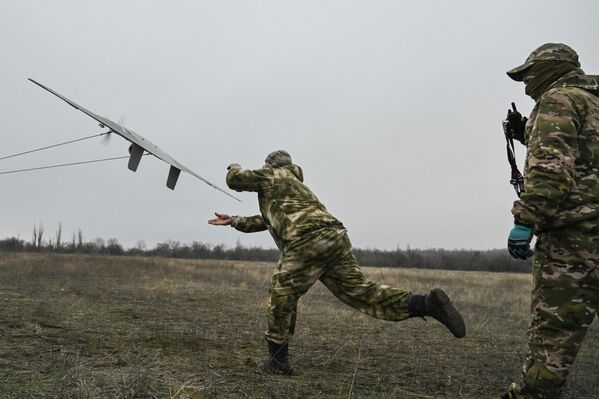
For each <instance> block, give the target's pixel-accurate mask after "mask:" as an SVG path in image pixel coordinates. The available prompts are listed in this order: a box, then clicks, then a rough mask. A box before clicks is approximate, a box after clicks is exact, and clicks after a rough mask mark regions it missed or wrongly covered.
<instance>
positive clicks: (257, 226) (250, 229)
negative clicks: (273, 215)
mask: <svg viewBox="0 0 599 399" xmlns="http://www.w3.org/2000/svg"><path fill="white" fill-rule="evenodd" d="M231 226H232V227H233V228H234V229H235V230H238V231H241V232H243V233H255V232H257V231H264V230H266V229H267V227H266V223H264V219H263V218H262V215H255V216H233V217H232V218H231Z"/></svg>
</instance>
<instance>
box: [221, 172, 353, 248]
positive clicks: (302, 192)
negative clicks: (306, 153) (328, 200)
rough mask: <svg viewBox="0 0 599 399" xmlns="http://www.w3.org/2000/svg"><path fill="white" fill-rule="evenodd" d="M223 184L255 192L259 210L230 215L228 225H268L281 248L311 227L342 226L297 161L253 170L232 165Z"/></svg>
mask: <svg viewBox="0 0 599 399" xmlns="http://www.w3.org/2000/svg"><path fill="white" fill-rule="evenodd" d="M227 185H228V186H229V188H231V189H233V190H237V191H255V192H257V193H258V205H259V206H260V214H261V215H259V216H251V217H249V218H248V217H240V216H234V217H233V220H232V226H233V227H234V228H236V229H237V230H239V231H242V232H253V231H261V230H265V229H268V231H269V232H270V234H271V236H272V237H273V239H274V240H275V243H276V244H277V247H279V249H280V250H281V251H282V250H283V249H284V248H285V247H286V246H287V245H288V244H290V243H292V242H293V241H295V240H297V239H300V238H301V237H302V236H304V235H305V234H308V233H311V232H313V231H315V230H320V229H324V228H338V229H342V228H343V224H342V223H341V222H340V221H339V220H337V219H336V218H335V217H333V216H332V215H331V214H330V213H329V212H328V211H327V209H326V208H325V206H324V205H323V204H322V203H321V202H320V201H319V200H318V198H316V196H315V195H314V193H312V191H311V190H310V189H309V188H308V187H307V186H306V185H305V184H304V183H303V173H302V170H301V168H300V167H299V166H297V165H293V164H291V165H285V166H282V167H279V168H272V167H264V168H261V169H256V170H249V169H242V168H241V167H240V166H238V165H236V166H234V167H232V168H231V169H230V170H229V172H228V173H227ZM260 219H262V220H260Z"/></svg>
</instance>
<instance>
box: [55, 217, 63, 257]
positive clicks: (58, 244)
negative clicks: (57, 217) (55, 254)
mask: <svg viewBox="0 0 599 399" xmlns="http://www.w3.org/2000/svg"><path fill="white" fill-rule="evenodd" d="M61 246H62V222H58V230H57V231H56V250H57V251H60V247H61Z"/></svg>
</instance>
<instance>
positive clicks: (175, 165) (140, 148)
mask: <svg viewBox="0 0 599 399" xmlns="http://www.w3.org/2000/svg"><path fill="white" fill-rule="evenodd" d="M29 80H30V81H31V82H33V83H35V84H36V85H38V86H39V87H41V88H43V89H45V90H47V91H49V92H50V93H52V94H54V95H55V96H56V97H58V98H60V99H62V100H63V101H65V102H66V103H67V104H69V105H70V106H72V107H73V108H75V109H78V110H79V111H81V112H83V113H84V114H86V115H88V116H90V117H91V118H93V119H95V120H96V121H97V122H98V123H99V124H100V127H102V128H104V127H107V128H108V129H110V132H111V133H116V134H118V135H119V136H121V137H122V138H124V139H125V140H127V141H129V142H131V145H130V147H129V153H130V156H129V164H128V167H129V169H130V170H132V171H134V172H135V171H136V170H137V167H138V166H139V163H140V162H141V158H142V156H143V155H144V152H147V153H149V154H151V155H154V156H155V157H156V158H158V159H161V160H163V161H164V162H166V163H167V164H169V165H170V170H169V173H168V178H167V181H166V186H167V187H168V188H170V189H171V190H174V189H175V185H176V184H177V180H178V179H179V175H180V174H181V171H184V172H187V173H189V174H190V175H192V176H195V177H197V178H198V179H200V180H202V181H203V182H204V183H206V184H208V185H209V186H211V187H213V188H215V189H216V190H218V191H220V192H222V193H224V194H226V195H228V196H229V197H231V198H234V199H236V200H237V201H240V200H239V199H238V198H236V197H235V196H233V195H231V194H229V193H228V192H226V191H224V190H223V189H221V188H220V187H218V186H217V185H215V184H213V183H211V182H210V181H208V180H206V179H204V178H203V177H202V176H200V175H198V174H197V173H195V172H194V171H192V170H191V169H189V168H187V167H185V166H183V165H182V164H180V163H179V162H177V161H176V160H175V159H174V158H173V157H171V156H170V155H169V154H167V153H166V152H164V151H162V150H161V149H160V148H158V146H156V145H155V144H154V143H152V142H151V141H150V140H148V139H146V138H144V137H142V136H141V135H139V134H137V133H135V132H134V131H132V130H130V129H127V128H125V127H124V126H121V125H119V124H118V123H116V122H113V121H111V120H110V119H108V118H104V117H102V116H99V115H97V114H95V113H93V112H91V111H89V110H87V109H85V108H83V107H82V106H80V105H78V104H77V103H75V102H73V101H71V100H69V99H68V98H66V97H64V96H62V95H60V94H58V93H57V92H55V91H54V90H52V89H50V88H49V87H46V86H44V85H43V84H41V83H39V82H36V81H35V80H33V79H29Z"/></svg>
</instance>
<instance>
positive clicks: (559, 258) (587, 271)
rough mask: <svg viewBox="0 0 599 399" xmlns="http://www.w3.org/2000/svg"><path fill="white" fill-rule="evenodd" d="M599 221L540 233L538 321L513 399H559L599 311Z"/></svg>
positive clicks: (535, 302) (534, 295)
mask: <svg viewBox="0 0 599 399" xmlns="http://www.w3.org/2000/svg"><path fill="white" fill-rule="evenodd" d="M598 266H599V219H596V220H593V221H586V222H582V223H579V224H577V225H575V226H568V227H564V228H562V229H555V230H551V231H547V232H544V233H541V234H539V236H538V240H537V244H536V247H535V259H534V263H533V290H532V321H531V323H530V327H529V330H528V336H529V351H528V355H527V358H526V361H525V364H524V367H523V373H522V379H521V381H520V382H519V383H517V384H512V386H511V387H510V391H509V395H510V398H512V399H524V398H526V399H554V398H559V397H560V390H561V388H562V386H563V385H564V383H565V381H566V377H567V375H568V371H569V370H570V366H572V363H573V362H574V359H575V358H576V354H577V353H578V350H579V349H580V345H581V343H582V341H583V339H584V337H585V334H586V331H587V328H588V327H589V325H590V324H591V323H592V322H593V320H594V318H595V316H596V313H597V309H599V267H598Z"/></svg>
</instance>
